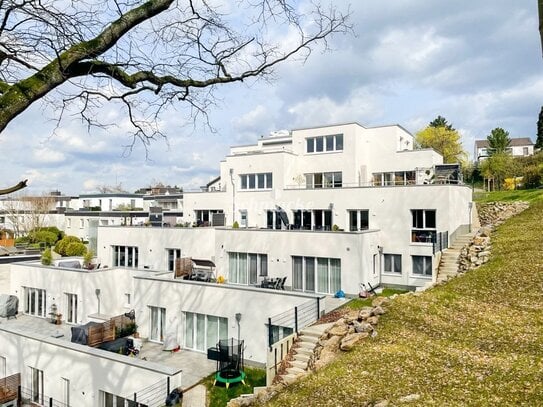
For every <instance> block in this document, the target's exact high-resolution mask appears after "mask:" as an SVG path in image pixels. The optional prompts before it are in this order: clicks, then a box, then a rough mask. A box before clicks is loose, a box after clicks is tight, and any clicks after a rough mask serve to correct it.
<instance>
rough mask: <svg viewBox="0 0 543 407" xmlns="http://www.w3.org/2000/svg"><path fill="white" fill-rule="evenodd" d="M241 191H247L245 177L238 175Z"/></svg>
mask: <svg viewBox="0 0 543 407" xmlns="http://www.w3.org/2000/svg"><path fill="white" fill-rule="evenodd" d="M240 178H241V189H247V175H240Z"/></svg>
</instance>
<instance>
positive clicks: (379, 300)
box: [371, 297, 390, 307]
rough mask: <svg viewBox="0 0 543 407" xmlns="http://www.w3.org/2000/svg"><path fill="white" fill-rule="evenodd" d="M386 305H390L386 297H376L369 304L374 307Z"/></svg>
mask: <svg viewBox="0 0 543 407" xmlns="http://www.w3.org/2000/svg"><path fill="white" fill-rule="evenodd" d="M388 304H390V300H389V299H388V298H387V297H377V298H375V299H374V300H373V301H372V302H371V305H373V306H374V307H380V306H383V305H388Z"/></svg>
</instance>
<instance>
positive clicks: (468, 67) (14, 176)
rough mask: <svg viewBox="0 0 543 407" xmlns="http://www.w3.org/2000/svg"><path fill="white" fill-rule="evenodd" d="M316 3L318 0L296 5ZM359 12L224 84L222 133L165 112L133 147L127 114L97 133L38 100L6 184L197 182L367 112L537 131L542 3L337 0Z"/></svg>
mask: <svg viewBox="0 0 543 407" xmlns="http://www.w3.org/2000/svg"><path fill="white" fill-rule="evenodd" d="M296 3H297V4H298V5H299V7H302V8H303V7H304V6H305V5H304V3H306V0H299V1H297V2H296ZM334 5H336V6H337V7H339V8H343V9H347V7H350V10H351V13H352V15H351V23H352V24H353V27H354V34H353V35H338V36H336V37H334V38H332V40H331V41H330V42H329V46H330V50H329V51H327V52H322V50H321V49H316V50H315V52H313V53H312V54H311V56H310V57H309V59H308V60H307V61H305V63H303V62H302V61H300V60H299V59H297V60H293V61H290V62H287V63H285V64H283V65H282V66H281V67H280V68H279V69H277V71H276V74H275V76H274V80H273V81H271V82H270V81H246V82H244V83H236V84H228V85H224V86H222V87H220V88H218V89H217V91H216V93H215V96H216V99H217V103H216V104H215V105H214V106H212V107H210V108H209V110H208V115H209V120H210V123H211V125H212V127H213V129H214V130H215V131H211V130H210V129H209V128H207V127H206V126H204V125H202V123H199V124H198V125H197V126H196V127H192V126H187V125H186V121H187V117H188V113H187V109H186V107H185V106H181V105H180V106H179V108H178V109H176V110H171V111H169V112H168V114H166V115H165V117H162V119H161V122H160V123H161V131H162V132H163V133H164V134H165V135H166V136H167V140H164V139H159V140H156V141H154V142H152V143H151V144H150V145H149V146H147V150H146V149H145V148H144V146H142V145H141V144H136V145H135V147H134V148H133V149H132V151H131V152H130V153H129V154H127V152H126V148H125V146H126V145H127V143H129V141H130V140H129V139H128V138H127V135H126V133H125V130H126V129H127V126H126V118H125V117H124V116H123V115H122V113H121V112H119V111H115V110H110V111H107V110H106V111H105V112H102V113H101V114H104V115H106V116H109V119H110V120H112V121H115V122H117V123H118V126H117V127H116V128H115V130H107V131H103V130H98V129H91V130H88V129H87V128H86V127H85V126H84V125H83V124H82V123H81V121H80V120H77V118H73V120H70V119H69V118H68V119H67V120H64V121H63V122H62V124H61V126H60V127H59V128H57V129H56V130H54V128H55V122H54V118H55V117H56V116H58V112H57V111H55V110H54V109H53V108H52V107H50V106H43V105H42V104H41V103H36V104H35V105H33V106H32V107H31V108H30V109H29V110H27V111H26V112H24V113H23V114H22V115H20V116H19V117H18V118H16V119H15V120H14V121H13V122H11V123H10V125H9V126H8V127H7V128H6V130H4V131H3V132H2V133H1V134H0V154H1V156H2V172H1V173H2V175H3V176H2V177H0V179H1V181H0V182H1V185H0V188H4V187H7V186H11V185H12V184H15V183H17V182H18V181H20V180H21V179H28V180H29V181H28V184H29V187H28V188H27V190H26V191H27V193H29V194H39V193H44V192H47V191H51V190H60V191H62V192H63V193H64V194H68V195H78V194H81V193H91V192H96V191H97V187H99V186H103V185H118V184H121V185H122V187H123V188H124V189H126V190H127V191H129V192H133V191H135V190H136V189H138V188H140V187H145V186H149V185H150V184H152V183H155V182H162V183H164V184H170V185H178V186H182V187H184V188H185V189H186V190H193V189H197V188H198V187H199V186H201V185H205V184H206V183H207V182H208V181H209V180H210V179H212V178H214V177H215V176H217V175H218V172H219V161H220V160H221V159H223V158H224V156H225V155H226V154H228V151H229V147H230V146H233V145H238V144H251V143H255V142H256V140H257V139H258V138H259V137H260V136H261V135H268V134H269V133H270V132H272V131H277V130H283V129H294V128H299V127H313V126H314V127H316V126H320V125H327V124H335V123H346V122H358V123H360V124H361V125H363V126H368V127H369V126H379V125H388V124H399V125H401V126H403V127H404V128H406V129H407V130H408V131H410V132H411V133H413V134H415V133H416V132H417V131H419V130H421V129H422V128H424V127H425V126H426V125H427V124H428V123H429V122H430V121H432V120H433V119H434V118H435V117H437V115H442V116H444V117H445V118H446V119H447V120H448V121H449V123H452V125H453V126H454V127H455V128H456V129H457V130H458V131H459V132H460V133H461V135H462V142H463V146H464V149H465V150H466V151H467V152H468V153H470V154H472V151H473V144H474V140H476V139H485V138H486V136H487V135H488V134H489V133H490V131H491V130H492V129H493V128H495V127H502V128H504V129H505V130H507V131H509V134H510V137H531V139H532V140H533V141H535V137H536V123H537V119H538V115H539V111H540V109H541V106H542V105H543V100H542V95H543V76H542V75H541V73H542V68H543V59H542V56H541V45H540V43H539V34H538V21H537V2H536V1H535V0H522V1H519V0H477V1H472V0H470V1H468V0H455V1H447V2H445V1H439V0H432V1H429V0H387V1H382V0H358V1H352V2H351V3H349V2H348V1H343V0H335V1H334Z"/></svg>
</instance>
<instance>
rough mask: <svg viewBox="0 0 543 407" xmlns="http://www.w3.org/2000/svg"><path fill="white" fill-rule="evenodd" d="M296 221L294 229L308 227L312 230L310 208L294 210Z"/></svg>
mask: <svg viewBox="0 0 543 407" xmlns="http://www.w3.org/2000/svg"><path fill="white" fill-rule="evenodd" d="M293 213H294V223H293V225H292V227H293V229H306V230H311V228H312V225H311V211H308V210H302V209H298V210H294V211H293Z"/></svg>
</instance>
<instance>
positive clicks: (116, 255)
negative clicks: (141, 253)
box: [112, 246, 138, 268]
mask: <svg viewBox="0 0 543 407" xmlns="http://www.w3.org/2000/svg"><path fill="white" fill-rule="evenodd" d="M112 248H113V267H133V268H137V267H138V248H137V247H135V246H112Z"/></svg>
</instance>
